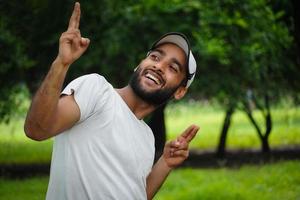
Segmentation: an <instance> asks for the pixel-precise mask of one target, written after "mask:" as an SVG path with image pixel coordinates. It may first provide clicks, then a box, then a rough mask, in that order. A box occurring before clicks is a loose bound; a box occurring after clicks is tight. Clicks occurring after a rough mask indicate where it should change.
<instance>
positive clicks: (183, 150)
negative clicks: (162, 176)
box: [162, 125, 199, 168]
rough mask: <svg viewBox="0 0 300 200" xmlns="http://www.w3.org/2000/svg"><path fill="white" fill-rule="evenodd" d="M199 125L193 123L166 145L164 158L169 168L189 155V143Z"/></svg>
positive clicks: (178, 163) (177, 164) (175, 165)
mask: <svg viewBox="0 0 300 200" xmlns="http://www.w3.org/2000/svg"><path fill="white" fill-rule="evenodd" d="M198 130H199V127H198V126H196V125H191V126H190V127H188V128H187V129H186V130H185V131H184V132H183V133H182V134H181V135H180V136H178V137H177V139H176V140H173V141H170V142H168V143H167V144H166V145H165V148H164V152H163V156H162V157H163V159H164V161H165V163H166V164H167V166H168V167H169V168H175V167H177V166H179V165H180V164H181V163H182V162H183V161H184V160H185V159H187V157H188V156H189V147H188V146H189V143H190V142H191V141H192V140H193V138H194V137H195V136H196V134H197V132H198Z"/></svg>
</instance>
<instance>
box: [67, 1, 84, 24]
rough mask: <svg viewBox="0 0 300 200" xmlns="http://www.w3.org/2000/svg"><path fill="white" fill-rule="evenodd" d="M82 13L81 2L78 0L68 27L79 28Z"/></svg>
mask: <svg viewBox="0 0 300 200" xmlns="http://www.w3.org/2000/svg"><path fill="white" fill-rule="evenodd" d="M80 14H81V11H80V4H79V2H76V3H75V5H74V9H73V13H72V16H71V18H70V21H69V27H68V29H78V28H79V22H80Z"/></svg>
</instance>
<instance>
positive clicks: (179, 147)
mask: <svg viewBox="0 0 300 200" xmlns="http://www.w3.org/2000/svg"><path fill="white" fill-rule="evenodd" d="M198 130H199V127H198V126H196V125H191V126H190V127H188V128H187V129H186V130H185V131H184V132H183V133H182V134H181V135H180V136H178V137H177V139H176V140H173V141H170V142H168V143H167V144H166V145H165V148H164V152H163V155H162V156H161V157H160V158H159V160H158V161H157V162H156V164H155V165H154V166H153V168H152V171H151V173H150V174H149V176H148V177H147V199H148V200H150V199H152V198H153V197H154V195H155V194H156V193H157V191H158V190H159V188H160V187H161V185H162V184H163V182H164V181H165V179H166V178H167V176H168V175H169V173H170V172H171V170H172V169H174V168H175V167H177V166H179V165H180V164H181V163H182V162H183V161H184V160H185V159H187V157H188V155H189V149H188V145H189V143H190V142H191V141H192V139H193V138H194V137H195V135H196V134H197V132H198Z"/></svg>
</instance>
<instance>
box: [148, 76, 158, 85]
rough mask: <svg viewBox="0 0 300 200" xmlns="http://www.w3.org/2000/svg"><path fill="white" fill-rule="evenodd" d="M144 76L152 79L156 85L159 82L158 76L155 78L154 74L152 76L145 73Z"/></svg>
mask: <svg viewBox="0 0 300 200" xmlns="http://www.w3.org/2000/svg"><path fill="white" fill-rule="evenodd" d="M146 77H147V78H150V79H151V80H153V81H154V82H155V83H156V84H157V85H159V84H160V80H159V79H158V78H156V77H155V76H153V75H152V74H149V73H147V74H146Z"/></svg>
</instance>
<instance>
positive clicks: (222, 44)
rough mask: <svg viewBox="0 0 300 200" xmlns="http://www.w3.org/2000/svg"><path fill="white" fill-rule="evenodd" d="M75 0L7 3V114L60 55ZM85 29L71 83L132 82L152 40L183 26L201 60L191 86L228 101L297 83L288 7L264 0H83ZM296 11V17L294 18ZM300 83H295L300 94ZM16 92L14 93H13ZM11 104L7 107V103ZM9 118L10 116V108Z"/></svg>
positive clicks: (0, 28)
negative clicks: (85, 42)
mask: <svg viewBox="0 0 300 200" xmlns="http://www.w3.org/2000/svg"><path fill="white" fill-rule="evenodd" d="M73 4H74V2H73V1H67V0H65V1H59V0H53V1H49V0H43V1H37V0H26V1H16V0H11V1H4V2H2V3H1V4H0V10H1V11H2V12H1V13H0V19H1V20H0V37H1V38H0V45H1V49H5V51H3V52H2V54H1V56H0V63H1V69H0V79H1V89H2V87H3V85H5V88H6V90H5V89H3V92H2V91H1V96H0V102H2V103H1V104H6V105H5V106H3V105H2V106H0V113H1V115H0V118H3V117H5V115H6V113H11V111H12V110H13V109H14V108H15V107H16V104H13V103H11V102H14V101H11V99H12V97H10V96H11V95H12V96H14V94H15V92H12V94H10V93H11V92H10V91H14V90H16V89H15V88H14V87H17V88H20V87H26V88H28V91H29V93H30V94H33V93H34V92H35V91H36V89H37V87H38V86H39V85H40V81H41V80H42V79H43V77H44V76H45V74H46V73H47V70H48V69H49V66H50V64H51V62H52V61H53V59H54V58H55V56H56V54H57V49H58V39H59V36H60V34H61V33H62V32H63V31H65V30H66V28H67V24H68V20H69V17H70V14H71V11H72V7H73ZM81 8H82V18H81V26H80V28H81V33H82V36H84V37H89V38H90V39H91V44H90V47H89V49H88V51H87V52H86V53H85V54H84V55H83V56H82V57H81V58H80V59H79V60H78V61H77V62H76V63H74V65H73V66H72V67H71V68H70V70H69V73H68V76H67V80H66V82H69V81H70V80H71V79H73V78H75V77H78V76H80V75H82V74H86V73H91V72H98V73H100V74H102V75H104V76H105V77H107V78H108V80H109V81H110V82H112V84H113V85H114V86H116V87H120V86H123V85H124V84H126V83H127V81H128V80H129V77H130V75H131V73H132V70H133V69H134V68H135V67H136V66H137V65H138V64H139V62H140V60H141V59H143V58H144V57H145V55H146V53H147V50H148V49H149V47H150V46H151V44H152V43H153V42H154V41H155V40H156V39H157V38H158V37H159V36H160V35H162V34H163V33H165V32H169V31H180V32H183V33H185V34H186V35H187V36H188V37H189V38H190V41H191V45H192V48H193V50H194V51H195V55H196V59H197V61H198V64H199V69H198V75H197V77H198V78H197V79H196V80H195V83H194V84H193V85H192V88H191V91H192V93H193V94H194V95H195V96H202V97H205V98H216V99H218V100H219V101H220V102H221V103H223V104H224V105H227V104H228V103H229V102H234V103H235V102H238V101H239V100H241V99H243V98H244V97H245V93H246V91H247V90H248V89H251V90H253V91H254V92H255V94H257V95H260V93H263V92H265V91H266V90H268V92H270V93H272V94H273V96H274V98H275V97H276V96H278V95H279V94H277V93H282V94H287V93H288V94H289V91H290V90H291V87H290V85H297V82H298V81H297V80H298V79H297V77H298V76H297V74H299V71H297V70H296V68H295V65H293V64H291V62H290V56H289V52H290V45H291V43H292V37H291V34H290V32H289V30H288V27H287V26H286V25H285V24H283V23H281V21H280V20H281V18H282V16H283V15H284V14H286V13H284V12H283V11H282V10H280V9H277V10H278V11H276V12H274V11H273V9H272V8H271V7H270V3H268V2H267V1H265V0H258V1H251V0H247V1H242V2H240V1H232V0H226V1H218V0H213V1H196V0H191V1H184V0H171V1H158V0H151V1H145V0H140V1H132V0H127V1H116V0H109V1H108V0H100V1H99V0H91V1H83V2H81ZM287 17H290V16H287ZM296 89H297V87H293V91H294V94H296V92H295V91H297V90H296ZM8 93H9V94H8ZM4 107H5V108H4ZM7 116H9V114H7Z"/></svg>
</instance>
